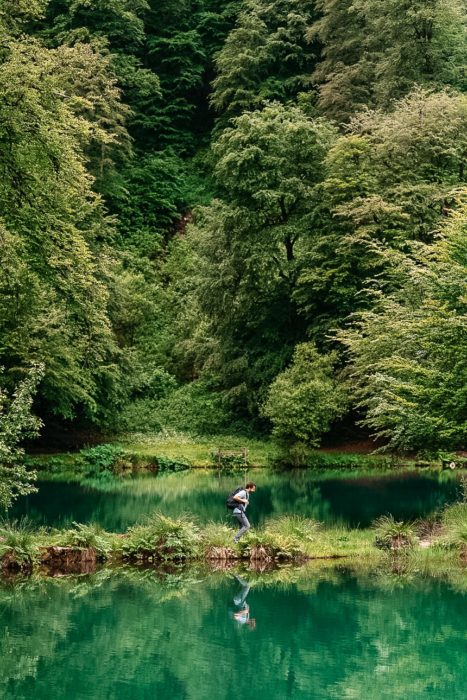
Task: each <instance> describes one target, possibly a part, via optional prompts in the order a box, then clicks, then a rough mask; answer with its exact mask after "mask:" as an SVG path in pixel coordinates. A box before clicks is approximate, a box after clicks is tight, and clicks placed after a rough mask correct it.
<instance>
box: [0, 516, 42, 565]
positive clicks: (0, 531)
mask: <svg viewBox="0 0 467 700" xmlns="http://www.w3.org/2000/svg"><path fill="white" fill-rule="evenodd" d="M36 540H37V533H35V532H34V530H33V528H32V526H31V523H30V522H29V521H28V520H27V519H25V518H22V519H21V520H13V521H9V520H3V521H1V522H0V560H1V559H3V558H4V557H8V558H9V559H10V560H11V561H14V562H15V563H16V564H18V565H19V566H26V567H30V566H32V564H33V563H34V562H35V561H37V559H38V549H37V543H36Z"/></svg>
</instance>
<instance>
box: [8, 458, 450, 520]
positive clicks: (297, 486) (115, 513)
mask: <svg viewBox="0 0 467 700" xmlns="http://www.w3.org/2000/svg"><path fill="white" fill-rule="evenodd" d="M243 478H244V477H243V476H222V477H221V478H218V476H217V475H216V474H215V473H213V472H187V473H181V474H172V475H168V476H160V477H156V476H146V477H137V478H126V479H112V480H110V481H102V482H97V481H84V482H81V483H75V482H62V481H42V482H39V492H38V493H36V494H33V495H31V496H28V497H26V498H22V499H20V501H19V502H18V504H17V506H16V508H15V510H14V512H13V514H14V515H15V516H19V515H28V516H29V517H30V518H31V519H32V520H33V521H35V522H36V523H41V524H47V525H54V526H63V525H67V524H69V523H71V522H72V521H77V522H83V523H84V522H97V523H100V524H101V525H102V526H103V527H105V528H106V529H108V530H112V531H117V532H118V531H123V530H125V529H126V528H127V527H128V526H130V525H133V524H134V523H135V522H136V521H138V520H141V519H143V518H144V516H146V515H148V514H149V513H151V512H153V511H154V510H160V511H162V512H164V513H166V514H167V515H171V516H174V515H178V514H180V513H181V512H189V513H192V514H194V515H196V516H198V517H199V518H200V519H201V520H202V521H207V520H216V521H219V520H222V519H225V518H226V517H227V518H228V515H226V513H227V511H226V508H225V496H226V494H227V493H229V491H231V490H232V489H233V488H234V487H235V486H237V485H238V484H240V483H242V480H243ZM248 478H249V479H253V480H254V481H256V482H257V484H258V490H257V492H256V493H255V494H254V496H252V499H251V507H250V511H249V513H250V516H251V521H252V523H253V524H261V523H262V522H263V521H264V520H265V519H267V518H269V517H272V516H278V515H282V514H291V513H297V514H300V515H304V516H307V517H310V518H316V519H317V520H320V521H322V522H324V523H327V524H332V523H339V524H345V525H350V526H352V527H357V526H361V527H366V526H368V525H369V524H370V523H371V522H372V521H373V520H374V519H375V518H377V517H378V516H379V515H383V514H386V513H392V514H393V515H394V516H395V517H397V518H401V519H405V520H407V519H412V518H418V517H423V516H427V515H429V514H430V513H433V512H434V511H436V510H438V509H439V508H441V507H443V506H444V505H445V504H446V503H450V502H453V501H455V500H456V498H457V497H458V495H459V484H458V481H457V480H456V478H455V476H453V475H452V474H450V473H446V472H434V471H427V472H405V473H400V472H396V473H386V474H374V473H373V474H363V475H362V474H358V473H357V474H353V473H352V472H347V473H342V472H340V473H336V472H328V473H327V474H324V475H323V474H319V473H318V472H315V471H314V472H310V471H304V470H296V471H293V472H287V473H282V474H281V473H271V472H268V471H266V470H257V471H256V472H255V471H251V472H249V474H248Z"/></svg>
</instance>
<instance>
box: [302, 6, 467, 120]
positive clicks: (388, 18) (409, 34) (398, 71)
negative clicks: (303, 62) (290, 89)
mask: <svg viewBox="0 0 467 700" xmlns="http://www.w3.org/2000/svg"><path fill="white" fill-rule="evenodd" d="M317 9H318V10H319V11H320V12H321V15H322V16H321V18H320V19H319V20H318V21H317V22H316V23H315V24H314V25H312V26H311V27H310V30H309V34H308V36H309V38H310V39H314V40H316V39H318V40H319V41H321V43H322V45H323V49H322V56H323V57H322V61H321V62H320V63H319V64H318V66H317V68H316V71H315V73H314V80H315V81H316V83H317V84H318V85H319V86H320V87H319V91H320V100H319V105H320V108H321V110H322V112H323V113H325V114H327V115H328V116H330V117H332V118H333V119H336V120H337V121H339V122H342V121H347V120H348V119H349V118H350V117H351V116H352V115H353V114H355V112H357V111H358V110H359V109H361V108H362V107H364V106H370V107H387V106H388V105H389V104H390V103H391V101H392V100H394V99H399V98H401V97H403V96H404V95H406V94H407V93H408V92H409V91H410V90H411V89H412V88H413V87H414V86H415V85H419V86H425V87H426V86H430V87H434V88H436V89H440V88H442V87H443V86H446V85H451V86H454V87H458V88H461V89H465V87H466V82H465V81H466V76H465V71H464V69H463V66H464V65H465V62H466V57H467V39H466V36H467V35H466V31H465V30H466V22H467V17H466V14H465V8H464V7H463V5H462V3H461V2H459V0H447V1H446V0H388V1H387V2H380V1H379V0H345V1H344V2H336V1H335V0H318V5H317Z"/></svg>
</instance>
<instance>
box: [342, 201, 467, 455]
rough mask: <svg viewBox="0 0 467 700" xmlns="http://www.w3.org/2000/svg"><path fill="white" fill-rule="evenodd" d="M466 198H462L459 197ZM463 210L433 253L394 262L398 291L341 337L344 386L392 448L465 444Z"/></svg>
mask: <svg viewBox="0 0 467 700" xmlns="http://www.w3.org/2000/svg"><path fill="white" fill-rule="evenodd" d="M464 197H465V193H464ZM466 234H467V207H466V206H465V204H464V206H463V208H462V209H461V210H460V211H459V212H457V213H455V214H452V215H450V217H449V219H448V221H447V223H446V224H445V225H444V226H443V228H442V238H440V239H438V240H437V241H436V243H435V245H434V246H425V245H423V244H418V245H417V246H416V247H415V250H414V258H413V259H411V258H408V257H402V256H401V257H400V259H399V263H398V265H397V266H396V267H395V269H394V271H393V274H394V275H395V276H396V278H397V283H398V284H397V287H398V288H397V289H396V290H395V291H394V292H393V293H392V294H390V295H389V296H388V295H386V294H381V293H379V294H377V295H376V296H375V298H374V306H373V308H372V309H371V310H369V311H366V312H365V313H363V314H361V315H360V316H358V317H357V319H355V321H354V324H353V326H352V327H351V328H350V329H348V330H346V331H345V332H341V333H340V339H341V341H342V342H343V343H344V345H345V346H346V348H347V350H348V353H349V358H350V367H349V370H348V372H349V375H350V378H351V379H350V382H349V384H350V386H351V388H352V392H353V395H354V399H355V400H356V401H357V402H358V405H359V407H360V408H361V409H363V410H364V412H365V417H364V419H363V423H364V425H366V426H367V427H368V428H369V429H370V430H372V431H373V433H374V434H375V435H376V436H377V437H379V438H382V439H384V441H385V442H386V443H387V445H388V446H389V447H390V448H393V449H404V450H407V449H415V450H418V451H423V450H424V451H431V450H434V449H437V448H438V449H440V448H443V449H455V448H459V447H463V446H464V445H465V441H466V439H467V430H466V425H467V424H466V421H465V416H466V415H467V391H466V386H467V373H466V363H465V357H466V355H467V305H466V300H467V284H466V279H467V275H466V273H467V246H466V241H467V235H466Z"/></svg>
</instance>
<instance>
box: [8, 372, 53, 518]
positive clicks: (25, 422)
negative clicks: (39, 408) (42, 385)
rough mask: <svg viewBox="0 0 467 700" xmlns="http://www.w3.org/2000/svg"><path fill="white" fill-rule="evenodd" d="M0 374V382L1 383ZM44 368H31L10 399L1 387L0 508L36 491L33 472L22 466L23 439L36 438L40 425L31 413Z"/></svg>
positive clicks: (23, 464)
mask: <svg viewBox="0 0 467 700" xmlns="http://www.w3.org/2000/svg"><path fill="white" fill-rule="evenodd" d="M0 370H1V368H0ZM2 374H3V373H2V372H1V371H0V378H2V379H3V376H2ZM43 374H44V367H43V366H42V365H40V364H37V365H33V366H32V367H31V369H30V370H29V371H28V372H27V374H26V376H25V377H24V378H23V379H22V380H21V381H20V382H19V383H18V385H17V386H16V389H15V390H14V392H13V394H12V395H11V396H9V395H8V393H7V392H6V391H5V390H4V389H3V388H2V387H1V386H0V508H2V509H8V508H9V507H10V506H11V504H12V502H13V501H14V500H15V499H16V498H17V497H18V496H24V495H26V494H28V493H32V492H34V491H36V489H35V487H34V485H33V482H34V479H35V472H34V471H31V470H28V469H27V468H26V466H25V463H24V449H23V448H22V447H21V443H22V441H23V440H24V439H25V438H32V437H35V436H36V435H37V434H38V433H39V429H40V427H41V425H42V423H41V421H40V420H39V419H38V418H37V417H36V416H34V415H33V414H32V413H31V409H32V403H33V399H34V395H35V393H36V391H37V386H38V384H39V382H40V381H41V378H42V376H43Z"/></svg>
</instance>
